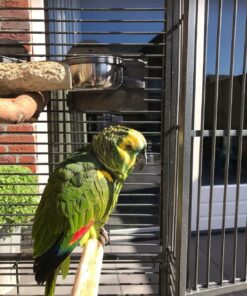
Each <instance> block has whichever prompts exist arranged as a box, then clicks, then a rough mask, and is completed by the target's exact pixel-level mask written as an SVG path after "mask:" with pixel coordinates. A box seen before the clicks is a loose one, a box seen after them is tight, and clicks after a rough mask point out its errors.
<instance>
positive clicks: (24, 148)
mask: <svg viewBox="0 0 247 296" xmlns="http://www.w3.org/2000/svg"><path fill="white" fill-rule="evenodd" d="M0 147H1V146H0ZM8 148H9V152H16V153H23V154H25V153H32V152H35V151H36V149H35V146H34V145H13V146H9V147H8Z"/></svg>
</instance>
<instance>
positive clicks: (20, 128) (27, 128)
mask: <svg viewBox="0 0 247 296" xmlns="http://www.w3.org/2000/svg"><path fill="white" fill-rule="evenodd" d="M33 130H34V127H33V125H32V124H10V125H8V127H7V131H8V132H32V131H33Z"/></svg>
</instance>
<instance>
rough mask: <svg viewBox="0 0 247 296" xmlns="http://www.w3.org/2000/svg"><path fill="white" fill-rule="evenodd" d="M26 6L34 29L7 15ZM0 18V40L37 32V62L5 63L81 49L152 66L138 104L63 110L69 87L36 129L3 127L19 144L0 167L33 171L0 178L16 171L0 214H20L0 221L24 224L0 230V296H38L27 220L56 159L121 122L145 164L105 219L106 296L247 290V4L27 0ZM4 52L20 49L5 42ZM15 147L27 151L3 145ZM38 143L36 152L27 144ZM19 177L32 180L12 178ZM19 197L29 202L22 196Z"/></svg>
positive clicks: (61, 288)
mask: <svg viewBox="0 0 247 296" xmlns="http://www.w3.org/2000/svg"><path fill="white" fill-rule="evenodd" d="M230 2H231V3H230ZM36 5H37V6H36ZM227 7H228V8H227ZM23 11H25V12H26V11H28V12H29V14H28V17H27V16H26V18H27V19H28V22H29V24H30V28H29V29H18V26H17V23H18V22H23V18H21V17H16V15H15V16H14V17H13V15H14V13H13V12H23ZM0 12H1V18H2V21H6V22H8V23H11V24H14V25H13V26H16V27H15V28H14V29H13V27H11V29H6V28H5V29H4V28H3V29H2V30H1V34H2V35H6V37H7V36H8V38H9V37H10V35H9V34H16V36H17V37H19V38H23V36H29V37H28V38H26V39H25V38H24V40H22V41H21V42H19V43H18V44H19V45H20V44H21V45H23V46H26V47H27V48H28V49H29V51H30V50H31V54H30V53H29V54H26V53H25V52H24V53H23V51H19V52H13V51H10V50H9V51H8V52H6V54H5V53H4V54H3V55H4V56H7V58H8V59H11V58H18V60H19V59H22V60H25V59H29V60H39V59H48V60H62V59H64V58H66V57H69V56H76V55H78V54H80V53H82V50H83V53H85V52H87V53H90V52H96V53H100V54H109V53H110V54H113V55H116V56H119V57H122V58H124V59H130V58H136V59H143V60H144V61H145V62H146V66H145V71H146V72H145V77H144V79H145V82H146V88H145V96H144V105H143V106H144V107H143V109H142V110H138V111H135V110H131V109H130V110H122V111H119V112H110V111H109V110H101V111H99V110H91V111H90V112H83V113H81V112H78V111H75V110H71V108H70V107H69V106H68V105H67V96H68V92H65V91H57V92H52V93H51V94H50V102H49V105H48V107H47V109H46V110H45V111H43V112H42V113H41V114H40V117H39V119H38V120H37V122H35V123H33V126H34V127H35V129H34V130H33V129H32V130H30V131H27V130H24V131H17V130H12V131H11V129H9V128H8V129H7V128H6V127H5V129H3V130H1V135H0V136H1V137H3V136H13V135H17V136H19V138H16V140H15V141H14V142H13V141H10V140H8V139H5V140H4V141H3V140H2V141H1V146H4V147H5V148H4V149H3V151H1V152H0V153H1V157H5V156H8V157H10V158H9V161H8V163H6V162H5V161H4V158H0V163H1V164H2V165H5V166H10V165H12V164H14V165H16V164H20V165H22V166H31V168H32V169H33V171H32V172H22V173H19V172H14V171H13V172H3V173H0V176H3V177H6V176H7V177H11V176H13V177H14V178H13V179H10V180H12V181H9V180H7V181H6V180H5V181H1V182H2V183H1V184H0V186H3V187H4V188H6V187H7V183H8V186H10V187H9V188H10V189H9V191H7V192H6V191H4V192H0V206H1V203H3V202H4V201H6V197H7V196H9V197H11V198H13V200H15V206H18V209H19V212H17V213H14V214H13V213H11V212H7V211H5V212H4V213H0V217H7V218H8V217H13V216H14V217H19V218H20V220H18V223H17V222H16V223H15V225H12V224H11V225H10V224H9V225H8V226H10V227H11V230H12V236H11V238H10V236H9V235H8V234H9V233H7V232H6V228H2V230H1V233H0V237H1V238H0V248H2V250H3V247H4V248H5V249H4V251H3V252H1V254H0V289H2V290H0V291H3V289H4V292H1V293H2V294H3V295H42V293H43V287H40V286H37V285H36V283H35V281H34V277H33V273H32V262H33V261H32V256H31V251H32V249H31V248H32V242H31V237H30V232H31V224H32V222H31V221H30V222H29V221H27V219H26V218H27V217H30V218H32V216H33V209H34V208H35V207H36V206H37V203H38V200H39V198H40V196H41V194H42V190H43V188H44V186H45V184H46V182H47V178H48V175H49V173H50V172H52V171H53V170H54V167H55V166H56V164H58V163H59V162H60V161H62V160H63V159H64V158H65V157H66V155H68V154H69V153H70V152H72V151H75V150H76V149H77V148H79V147H80V145H81V144H82V143H85V142H90V141H91V139H92V136H93V135H94V134H95V133H97V132H98V131H99V130H100V129H101V128H102V127H103V126H105V125H108V124H115V123H116V122H118V123H121V124H124V125H128V126H131V127H133V128H136V129H139V130H140V131H142V132H143V133H144V135H145V136H146V138H147V140H148V149H149V151H148V165H147V167H146V168H145V170H144V171H143V172H141V173H139V172H134V174H133V175H132V176H131V177H130V178H129V179H128V181H127V182H126V185H125V187H124V189H123V191H122V192H121V195H120V199H119V203H118V206H117V208H116V211H115V212H114V213H113V215H112V216H111V218H110V220H109V222H108V225H107V228H108V230H109V232H110V238H111V244H110V246H108V247H106V250H105V257H104V265H103V271H102V277H101V284H100V295H176V296H177V295H179V296H182V295H183V296H184V295H190V294H193V295H195V294H196V295H197V294H200V293H202V294H204V295H220V294H223V295H225V294H226V293H228V292H233V291H240V290H244V289H247V285H246V266H247V264H246V263H247V261H246V257H247V256H246V249H247V248H246V241H247V240H246V212H247V211H246V210H245V202H246V196H247V193H246V191H245V190H246V163H247V153H246V151H247V148H246V145H247V141H246V135H247V130H246V129H247V126H246V103H245V98H246V89H245V88H246V2H245V1H243V0H234V1H227V0H219V1H213V0H203V1H200V0H197V1H196V0H195V1H192V0H188V1H179V0H177V1H172V0H167V1H166V2H165V3H164V1H163V0H162V1H161V0H160V1H155V2H154V1H151V0H145V1H142V2H141V3H139V2H138V1H129V0H128V1H125V2H124V3H122V2H120V1H117V2H116V1H109V2H107V3H101V1H94V3H93V2H92V1H91V2H90V1H86V0H85V1H75V0H74V1H68V0H63V1H55V0H54V1H45V2H44V6H43V2H42V1H37V2H36V1H35V3H34V1H31V2H30V7H29V8H27V7H4V6H1V8H0ZM4 13H6V14H4ZM226 19H229V20H230V21H229V22H227V23H226ZM215 20H216V21H215ZM226 28H227V29H226ZM226 34H227V36H228V38H226V36H225V35H226ZM11 36H14V35H11ZM21 36H22V37H21ZM11 38H12V37H11ZM27 40H28V41H27ZM241 40H242V41H241ZM243 40H244V41H243ZM5 43H6V44H5ZM4 46H5V47H8V48H13V47H15V46H16V45H15V44H13V43H9V42H7V41H6V40H5V39H4V38H3V40H2V41H1V45H0V48H3V47H4ZM1 54H2V51H1ZM4 59H5V60H4V61H6V58H4ZM223 64H226V66H225V67H226V70H224V71H225V72H226V73H225V72H224V71H223V70H222V69H223V68H224V67H223V66H222V65H223ZM239 64H241V70H240V71H239V70H238V71H237V69H239ZM222 67H223V68H222ZM212 68H213V70H212ZM209 69H211V72H210V71H209ZM223 72H224V73H223ZM222 73H223V74H224V75H223V74H222ZM20 136H21V137H20ZM25 136H29V138H28V137H27V138H26V140H25V138H24V137H25ZM30 136H32V138H30ZM17 139H19V140H17ZM31 139H32V140H31ZM10 144H11V146H13V147H18V148H19V150H16V149H12V152H11V151H9V150H6V149H9V148H8V147H9V145H10ZM30 145H35V150H32V151H29V150H28V151H25V153H24V152H23V151H22V150H21V148H23V147H24V146H30ZM12 156H13V157H14V158H11V157H12ZM23 156H26V157H30V156H31V157H35V162H33V158H26V159H25V161H24V159H23V158H22V157H23ZM28 159H29V160H30V161H29V162H27V160H28ZM33 166H35V169H34V167H33ZM20 175H21V177H24V176H31V177H33V176H34V179H31V181H30V180H29V179H28V180H27V179H25V178H24V179H15V177H16V176H20ZM16 180H18V181H16ZM9 183H11V184H9ZM12 185H13V186H12ZM11 186H12V187H11ZM18 186H20V187H18ZM33 186H34V187H33ZM3 187H1V188H3ZM35 187H36V188H35ZM19 188H21V189H23V188H29V189H30V190H31V192H30V191H28V190H27V191H26V192H24V193H23V192H22V190H21V189H19ZM14 189H18V190H19V191H17V192H16V191H14ZM24 196H25V197H33V198H34V199H31V200H28V202H27V201H23V200H22V199H21V198H23V197H24ZM18 199H20V201H18ZM26 206H27V207H28V211H24V208H26ZM241 207H242V208H241ZM217 211H218V212H217ZM229 211H230V213H229ZM217 213H218V214H217ZM0 221H2V220H0ZM217 221H218V222H217ZM5 224H6V223H5ZM1 226H3V223H2V222H1ZM16 226H25V227H22V228H21V230H19V229H20V228H19V229H16ZM14 238H21V241H18V240H17V241H15V239H14ZM8 247H12V248H13V247H20V249H16V250H14V249H12V251H11V250H9V249H7V248H8ZM79 256H80V250H79V249H76V252H74V253H73V255H72V264H71V269H70V273H69V276H68V278H67V280H66V281H62V280H61V278H59V279H58V283H57V288H56V294H57V295H69V293H70V290H71V285H72V283H73V276H74V274H75V270H76V266H77V265H76V264H77V262H78V259H79ZM241 258H242V259H241ZM1 293H0V294H1Z"/></svg>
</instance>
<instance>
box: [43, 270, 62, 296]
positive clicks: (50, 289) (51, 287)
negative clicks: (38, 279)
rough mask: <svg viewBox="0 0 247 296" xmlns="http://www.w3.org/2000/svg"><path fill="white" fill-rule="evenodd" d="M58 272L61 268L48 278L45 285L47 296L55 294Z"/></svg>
mask: <svg viewBox="0 0 247 296" xmlns="http://www.w3.org/2000/svg"><path fill="white" fill-rule="evenodd" d="M58 272H59V268H57V270H56V271H55V272H54V273H53V274H52V275H50V277H49V278H48V279H47V281H46V285H45V296H54V294H55V288H56V279H57V275H58Z"/></svg>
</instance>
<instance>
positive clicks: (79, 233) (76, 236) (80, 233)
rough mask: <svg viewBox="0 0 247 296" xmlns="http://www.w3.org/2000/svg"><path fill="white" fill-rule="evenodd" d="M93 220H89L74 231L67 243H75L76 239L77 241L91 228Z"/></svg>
mask: <svg viewBox="0 0 247 296" xmlns="http://www.w3.org/2000/svg"><path fill="white" fill-rule="evenodd" d="M93 222H94V221H93V220H91V221H90V222H89V223H88V225H86V226H83V227H82V228H80V229H79V230H78V231H76V233H75V234H74V235H73V237H72V238H71V240H70V242H69V244H70V245H72V244H73V243H75V242H76V241H78V240H79V239H80V238H82V236H83V235H84V234H85V233H86V232H88V230H89V229H90V228H91V226H92V225H93Z"/></svg>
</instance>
